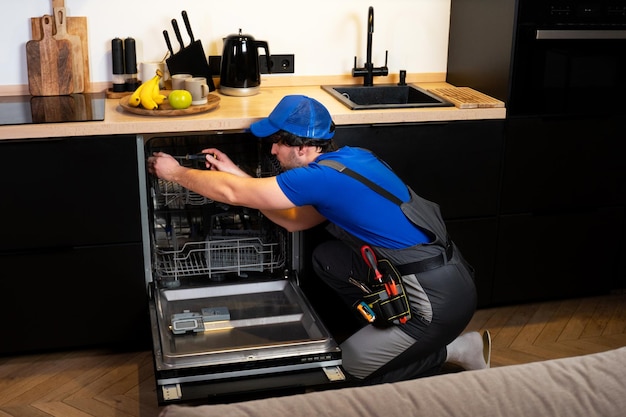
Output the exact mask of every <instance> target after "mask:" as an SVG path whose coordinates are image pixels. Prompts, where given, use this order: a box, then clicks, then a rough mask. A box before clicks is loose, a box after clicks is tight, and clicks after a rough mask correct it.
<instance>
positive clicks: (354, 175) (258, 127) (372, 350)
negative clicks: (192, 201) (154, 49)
mask: <svg viewBox="0 0 626 417" xmlns="http://www.w3.org/2000/svg"><path fill="white" fill-rule="evenodd" d="M250 130H251V131H252V133H253V134H254V135H255V136H257V137H261V138H269V139H271V140H272V142H273V144H272V149H271V153H272V154H273V155H274V156H275V157H276V159H277V160H278V161H279V162H280V164H281V166H282V168H283V169H284V171H283V172H282V173H280V174H279V175H277V176H275V177H268V178H253V177H251V176H250V175H248V174H247V173H245V172H243V171H242V170H241V169H239V168H238V167H237V166H236V165H235V164H234V163H233V161H231V160H230V159H229V158H228V156H227V155H225V154H224V153H222V152H221V151H219V150H218V149H213V148H211V149H205V150H204V151H203V152H204V153H206V154H207V156H206V165H207V167H209V168H210V170H197V169H191V168H186V167H182V166H181V165H180V164H179V163H178V162H177V161H176V160H175V159H174V158H172V157H171V156H170V155H167V154H165V153H162V152H157V153H155V154H154V155H153V156H151V157H150V158H148V167H149V170H150V172H151V173H153V174H155V175H157V176H158V177H159V178H162V179H165V180H167V181H173V182H176V183H178V184H180V185H181V186H183V187H185V188H188V189H190V190H192V191H194V192H196V193H198V194H201V195H203V196H206V197H208V198H210V199H212V200H215V201H220V202H223V203H227V204H231V205H237V206H246V207H251V208H255V209H259V210H261V212H262V213H263V214H264V215H265V216H267V217H268V218H269V219H270V220H272V221H273V222H275V223H277V224H278V225H280V226H282V227H284V228H285V229H287V230H289V231H299V230H305V229H309V228H311V227H313V226H316V225H319V224H321V223H322V222H326V221H327V222H328V226H327V228H328V230H329V232H331V234H332V235H333V236H334V237H336V238H337V240H331V241H328V242H324V243H322V244H321V245H319V246H318V247H317V248H316V249H315V251H314V253H313V265H314V269H315V272H316V274H317V275H318V276H319V277H320V278H321V279H322V280H323V281H324V282H325V283H326V284H328V286H329V287H330V288H332V289H333V290H334V291H336V292H337V293H338V294H339V296H340V297H341V298H342V299H343V301H344V302H345V303H346V304H347V305H348V306H351V307H354V308H355V309H357V308H358V309H360V310H361V311H362V312H363V314H364V317H366V318H369V319H373V318H374V317H375V320H374V323H373V324H370V323H369V322H368V321H366V320H365V319H364V320H363V327H361V328H360V329H359V330H357V331H356V332H355V333H354V334H352V335H351V336H349V337H348V338H347V339H346V340H345V341H343V342H342V343H341V349H342V357H343V367H344V370H346V371H347V372H348V373H349V374H350V375H351V376H352V377H353V378H355V379H356V380H361V381H362V382H363V383H364V384H372V383H382V382H393V381H399V380H405V379H411V378H416V377H419V376H424V375H430V374H433V373H436V372H437V371H438V370H439V369H440V367H441V365H442V364H443V363H445V362H451V363H455V364H457V365H460V366H461V367H463V368H465V369H481V368H486V367H488V366H489V356H490V343H491V342H490V338H489V333H488V332H485V333H484V334H483V336H482V337H481V335H479V334H478V333H476V332H470V333H466V334H463V335H461V336H459V335H460V334H461V332H462V331H463V329H464V328H465V327H466V326H467V324H468V322H469V320H470V319H471V317H472V315H473V313H474V311H475V308H476V289H475V286H474V281H473V271H472V270H471V267H470V266H469V265H467V263H466V262H465V261H464V259H463V257H462V256H461V254H460V252H459V250H458V248H456V246H455V245H454V243H452V242H451V241H450V239H449V238H448V236H447V232H446V228H445V225H444V223H443V221H442V220H441V215H440V213H439V208H438V206H437V205H436V204H434V203H431V202H429V201H427V200H424V199H422V198H420V197H419V196H417V195H416V194H415V193H414V192H413V191H412V190H411V189H410V188H409V187H407V186H406V185H405V184H404V183H403V182H402V181H401V180H400V178H398V177H397V176H396V175H395V174H394V173H393V171H392V170H391V169H390V168H389V167H388V166H387V165H386V164H385V163H384V162H382V161H381V160H379V159H378V158H377V157H376V156H375V155H373V154H372V153H371V152H369V151H366V150H364V149H359V148H352V147H342V148H340V149H338V148H337V146H336V145H335V143H334V142H333V140H332V137H333V136H334V123H333V121H332V119H331V116H330V114H329V113H328V111H327V110H326V108H325V107H324V106H323V105H322V104H321V103H319V102H318V101H316V100H314V99H312V98H309V97H306V96H300V95H293V96H286V97H284V98H283V99H282V100H281V101H280V103H278V105H277V106H276V108H275V109H274V110H273V111H272V112H271V114H270V115H269V117H267V118H265V119H263V120H261V121H258V122H256V123H253V124H252V125H251V126H250ZM364 248H365V249H364ZM367 254H373V255H374V256H375V257H377V258H378V259H374V258H370V259H369V265H368V263H367V262H366V260H365V259H364V257H366V255H367ZM383 260H384V261H383ZM377 261H380V265H381V269H383V268H382V265H385V269H384V271H383V272H384V275H385V276H384V277H383V278H382V279H383V281H384V282H385V283H386V284H387V285H388V286H387V285H385V286H383V285H382V284H378V282H377V280H376V279H373V278H372V277H371V275H369V274H371V273H372V272H371V271H372V270H371V268H369V267H370V266H375V265H376V264H377ZM394 268H397V270H398V271H401V272H398V273H397V274H396V275H393V273H394V272H395V269H394ZM400 275H401V276H400ZM365 299H366V300H368V302H367V303H361V301H363V300H365ZM406 300H408V306H407V305H406V304H405V301H406ZM391 301H393V302H394V304H393V307H392V308H391V310H389V309H386V307H384V306H385V305H386V306H387V307H388V306H389V305H390V302H391ZM396 302H399V303H400V304H395V303H396ZM398 305H399V307H398ZM370 306H371V307H375V309H374V311H372V309H371V308H368V307H370ZM403 307H408V308H406V309H405V310H403ZM389 311H391V312H389ZM371 313H373V314H371Z"/></svg>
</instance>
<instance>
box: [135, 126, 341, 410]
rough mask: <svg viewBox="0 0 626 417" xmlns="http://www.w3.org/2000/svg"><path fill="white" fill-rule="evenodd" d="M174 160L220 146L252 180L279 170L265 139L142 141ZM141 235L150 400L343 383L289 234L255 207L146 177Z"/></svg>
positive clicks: (198, 163)
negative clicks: (152, 382)
mask: <svg viewBox="0 0 626 417" xmlns="http://www.w3.org/2000/svg"><path fill="white" fill-rule="evenodd" d="M144 143H145V153H146V156H148V155H151V154H152V153H153V152H156V151H163V152H167V153H169V154H171V155H175V156H177V157H180V158H179V160H180V162H181V164H183V165H186V166H190V167H194V168H198V169H206V168H205V163H204V161H202V160H194V159H188V157H187V155H193V154H197V153H199V152H200V151H202V150H203V149H206V148H210V147H214V148H218V149H220V150H221V151H223V152H225V153H226V154H227V155H228V156H229V157H230V158H231V159H232V160H233V161H234V162H235V163H237V164H238V165H239V166H240V167H241V168H242V169H243V170H244V171H246V172H248V173H249V174H251V175H253V176H257V177H261V176H270V175H275V174H276V173H277V172H278V170H279V169H280V168H279V165H278V163H277V161H276V160H275V159H274V158H273V157H272V156H271V154H270V147H271V144H269V143H266V142H264V141H262V140H261V139H258V138H256V137H254V136H253V135H251V134H250V133H248V132H236V133H225V134H218V133H205V134H197V135H185V136H175V135H159V136H154V137H150V138H144ZM146 189H147V190H146V193H147V198H146V201H147V204H146V205H147V206H148V207H146V218H147V223H148V227H147V228H146V230H147V231H146V233H147V234H148V235H149V236H146V239H144V241H145V242H149V248H148V252H149V254H150V259H151V265H150V267H149V268H147V271H146V275H147V277H146V279H147V282H148V288H149V289H150V316H151V325H152V337H153V340H152V342H153V348H154V359H155V376H156V382H157V395H158V398H159V402H160V403H161V404H166V403H173V402H186V401H195V400H202V399H209V400H211V399H219V398H221V397H226V396H232V395H236V394H238V393H251V392H268V391H271V390H277V389H284V388H293V387H312V386H321V385H325V384H332V383H336V382H338V381H343V380H345V376H344V374H343V372H342V369H341V350H340V349H339V346H338V344H337V343H336V342H335V340H334V339H333V338H332V336H331V335H330V333H329V331H328V330H327V329H326V327H325V326H324V324H323V323H322V322H321V321H320V319H319V316H318V315H317V314H316V312H315V311H314V310H313V308H312V307H311V305H310V303H309V302H308V300H307V299H306V297H305V295H304V293H303V292H302V290H301V288H300V287H299V284H298V271H299V269H300V268H301V260H302V253H301V244H300V238H301V236H300V234H298V233H289V232H287V231H286V230H285V229H283V228H281V227H279V226H276V225H275V224H273V223H272V222H271V221H269V220H268V219H267V218H266V217H265V216H263V214H262V213H260V212H259V211H258V210H253V209H248V208H244V207H233V206H229V205H226V204H223V203H219V202H215V201H212V200H209V199H207V198H205V197H203V196H201V195H198V194H196V193H193V192H191V191H189V190H187V189H185V188H183V187H181V186H179V185H177V184H174V183H171V182H167V181H163V180H161V179H158V178H156V177H154V176H152V175H150V174H146Z"/></svg>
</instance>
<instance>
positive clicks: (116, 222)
mask: <svg viewBox="0 0 626 417" xmlns="http://www.w3.org/2000/svg"><path fill="white" fill-rule="evenodd" d="M0 166H2V169H3V172H4V174H3V175H2V178H0V188H1V189H2V192H3V195H4V197H3V199H2V214H3V222H2V237H3V238H2V239H0V252H1V251H19V250H27V249H34V248H46V247H55V248H58V247H73V246H83V245H100V244H111V243H124V242H138V241H140V240H141V227H140V211H139V181H138V174H137V145H136V141H135V137H134V136H113V137H80V138H61V139H56V138H51V139H43V140H32V141H30V140H28V141H2V142H0Z"/></svg>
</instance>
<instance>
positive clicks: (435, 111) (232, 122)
mask: <svg viewBox="0 0 626 417" xmlns="http://www.w3.org/2000/svg"><path fill="white" fill-rule="evenodd" d="M414 84H416V85H418V86H420V87H422V88H425V89H429V88H438V87H451V86H450V85H449V84H447V83H445V82H424V83H421V82H416V83H414ZM211 94H217V95H218V96H219V97H220V104H219V106H218V107H217V108H216V109H214V110H211V111H208V112H206V113H198V114H191V115H185V116H176V117H152V116H142V115H136V114H132V113H128V112H126V111H125V110H123V109H122V108H121V107H120V106H119V100H118V99H107V100H106V109H105V119H104V121H98V122H68V123H47V124H28V125H10V126H0V140H2V139H26V138H46V137H64V136H92V135H117V134H149V133H167V132H197V131H225V130H239V129H246V128H248V127H249V126H250V124H251V123H253V122H255V121H257V120H259V119H260V118H263V117H266V116H267V115H268V114H269V113H270V112H271V110H272V109H273V108H274V106H275V105H276V104H277V103H278V102H279V101H280V99H281V98H283V97H284V96H285V95H289V94H303V95H307V96H310V97H313V98H315V99H317V100H319V101H320V102H321V103H323V104H324V105H325V106H326V107H327V108H328V110H329V112H330V113H331V115H332V116H333V120H334V121H335V123H336V124H337V125H351V124H364V123H367V124H378V123H406V122H431V121H454V120H478V119H504V118H505V115H506V109H505V108H474V109H459V108H456V107H439V108H418V109H382V110H357V111H354V110H350V109H348V108H347V107H345V106H344V105H343V104H341V103H340V102H339V101H338V100H336V99H335V98H333V97H332V96H331V95H330V94H328V93H326V92H325V91H323V90H322V89H321V88H320V86H319V85H308V86H268V87H261V92H260V93H259V94H257V95H254V96H250V97H231V96H226V95H223V94H221V93H220V92H219V90H218V91H215V92H213V93H211Z"/></svg>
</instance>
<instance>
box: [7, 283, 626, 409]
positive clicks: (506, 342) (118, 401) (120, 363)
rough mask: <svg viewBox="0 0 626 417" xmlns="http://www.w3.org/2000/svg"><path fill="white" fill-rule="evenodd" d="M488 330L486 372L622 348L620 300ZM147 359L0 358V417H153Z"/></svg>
mask: <svg viewBox="0 0 626 417" xmlns="http://www.w3.org/2000/svg"><path fill="white" fill-rule="evenodd" d="M481 329H489V330H490V331H491V333H492V336H493V356H492V366H493V367H497V366H506V365H513V364H520V363H527V362H535V361H541V360H546V359H555V358H563V357H571V356H578V355H583V354H587V353H595V352H601V351H606V350H610V349H614V348H618V347H622V346H626V295H623V294H620V295H612V296H606V297H593V298H585V299H572V300H565V301H551V302H544V303H534V304H525V305H519V306H509V307H501V308H491V309H482V310H478V311H477V312H476V314H475V316H474V318H473V320H472V322H471V323H470V325H469V326H468V330H481ZM152 366H153V365H152V354H151V352H132V353H114V352H107V351H101V350H94V351H78V352H66V353H51V354H45V355H28V356H17V357H16V356H14V357H0V417H8V416H12V417H50V416H55V417H90V416H95V417H109V416H110V417H127V416H133V417H149V416H150V417H153V416H157V415H158V413H159V410H160V408H159V407H158V406H157V400H156V394H155V383H154V374H153V367H152Z"/></svg>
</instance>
